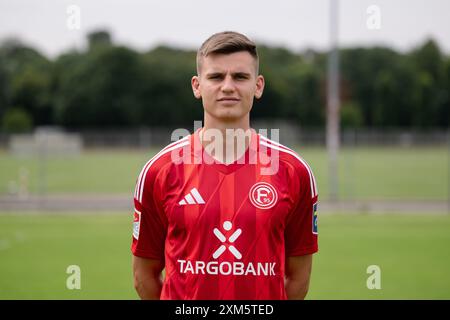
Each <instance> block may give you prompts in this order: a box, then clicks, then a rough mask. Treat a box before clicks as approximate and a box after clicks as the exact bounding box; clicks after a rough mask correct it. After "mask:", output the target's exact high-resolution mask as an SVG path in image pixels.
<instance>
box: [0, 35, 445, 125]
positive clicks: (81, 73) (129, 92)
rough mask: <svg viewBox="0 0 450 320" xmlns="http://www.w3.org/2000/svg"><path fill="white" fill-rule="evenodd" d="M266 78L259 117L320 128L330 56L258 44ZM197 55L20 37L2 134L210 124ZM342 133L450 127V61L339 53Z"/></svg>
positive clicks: (3, 91) (1, 89) (7, 78)
mask: <svg viewBox="0 0 450 320" xmlns="http://www.w3.org/2000/svg"><path fill="white" fill-rule="evenodd" d="M258 52H259V55H260V72H261V74H263V75H264V77H265V79H266V88H265V91H264V94H263V97H262V99H260V100H257V101H255V104H254V106H253V109H252V119H285V120H287V121H292V122H294V123H296V124H298V125H299V126H303V127H311V126H314V127H322V126H324V125H325V122H326V121H325V120H326V119H325V117H326V67H327V52H319V51H314V50H307V51H304V52H301V53H296V52H292V51H290V50H287V49H285V48H279V47H268V46H265V45H263V44H259V45H258ZM195 56H196V52H194V51H189V50H181V49H175V48H171V47H168V46H159V47H156V48H153V49H152V50H149V51H147V52H138V51H135V50H133V49H131V48H128V47H125V46H122V45H116V44H114V43H113V41H112V40H111V36H110V34H109V33H108V32H107V31H101V30H100V31H96V32H92V33H90V34H89V35H88V47H87V49H85V50H70V51H67V52H64V53H62V54H60V55H59V56H57V57H56V58H54V59H49V58H47V57H45V56H44V55H43V54H41V53H40V52H39V51H38V50H36V49H34V48H32V47H30V46H27V45H24V44H22V43H21V42H20V41H18V40H8V41H4V42H3V43H2V44H1V45H0V123H1V130H2V131H4V132H20V131H28V130H31V129H32V128H34V127H35V126H41V125H58V126H63V127H65V128H69V129H84V128H97V129H102V128H136V127H145V126H173V125H184V126H191V125H192V121H193V120H201V119H202V114H203V110H202V106H201V101H199V100H196V99H195V98H194V97H193V94H192V90H191V87H190V79H191V77H192V75H194V74H195V73H196V67H195ZM340 67H341V71H340V80H339V81H340V96H341V112H340V113H341V124H342V126H343V127H344V128H358V127H365V128H381V129H382V128H388V127H389V128H392V127H397V128H398V127H400V128H414V129H427V128H436V127H438V128H448V126H449V120H450V114H449V112H450V95H449V88H450V57H449V56H447V55H445V54H444V53H443V52H442V51H441V50H440V48H439V46H438V44H437V43H436V42H435V41H433V40H432V39H429V40H427V41H425V42H424V43H422V44H420V45H418V46H417V47H416V48H415V49H412V50H411V51H409V52H406V53H401V52H397V51H395V50H393V49H390V48H386V47H372V48H343V49H340Z"/></svg>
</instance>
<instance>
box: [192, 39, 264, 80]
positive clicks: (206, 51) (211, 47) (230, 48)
mask: <svg viewBox="0 0 450 320" xmlns="http://www.w3.org/2000/svg"><path fill="white" fill-rule="evenodd" d="M240 51H247V52H248V53H250V54H251V55H252V57H253V58H255V61H256V73H258V69H259V68H258V67H259V58H258V52H257V51H256V45H255V43H254V42H253V41H251V40H250V39H249V38H247V37H246V36H244V35H243V34H241V33H238V32H234V31H224V32H219V33H215V34H213V35H212V36H210V37H209V38H208V39H206V41H205V42H203V44H202V45H201V47H200V48H199V49H198V51H197V73H198V74H199V73H200V67H201V64H202V59H203V58H204V57H207V56H208V55H210V54H230V53H235V52H240Z"/></svg>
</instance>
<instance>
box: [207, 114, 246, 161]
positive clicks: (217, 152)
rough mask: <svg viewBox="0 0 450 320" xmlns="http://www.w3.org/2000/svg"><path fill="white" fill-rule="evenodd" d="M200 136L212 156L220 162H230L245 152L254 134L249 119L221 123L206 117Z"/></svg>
mask: <svg viewBox="0 0 450 320" xmlns="http://www.w3.org/2000/svg"><path fill="white" fill-rule="evenodd" d="M199 136H200V141H201V143H202V145H203V148H204V149H205V151H206V152H208V154H209V155H210V156H212V157H213V158H214V159H216V160H217V161H219V162H220V163H224V164H230V163H233V162H234V161H236V160H237V159H239V158H241V157H242V156H243V155H244V154H245V152H246V151H247V148H248V146H249V145H250V140H251V136H252V135H251V129H250V123H249V121H248V119H247V120H246V121H241V122H220V123H217V122H215V121H207V119H205V125H204V127H203V128H202V129H201V130H200V135H199Z"/></svg>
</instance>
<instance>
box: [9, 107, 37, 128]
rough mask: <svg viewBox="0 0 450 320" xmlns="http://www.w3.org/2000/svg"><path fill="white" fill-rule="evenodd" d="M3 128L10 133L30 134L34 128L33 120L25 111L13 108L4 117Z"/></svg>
mask: <svg viewBox="0 0 450 320" xmlns="http://www.w3.org/2000/svg"><path fill="white" fill-rule="evenodd" d="M2 128H3V130H4V131H5V132H8V133H23V132H29V131H31V129H32V128H33V120H32V119H31V116H30V115H29V114H28V113H27V112H26V111H24V110H23V109H20V108H11V109H8V111H6V113H5V115H4V116H3V119H2Z"/></svg>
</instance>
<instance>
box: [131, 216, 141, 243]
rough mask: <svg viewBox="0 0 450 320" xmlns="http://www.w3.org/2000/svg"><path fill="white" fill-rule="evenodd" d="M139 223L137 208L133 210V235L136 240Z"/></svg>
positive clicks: (139, 217)
mask: <svg viewBox="0 0 450 320" xmlns="http://www.w3.org/2000/svg"><path fill="white" fill-rule="evenodd" d="M140 225H141V213H140V212H139V211H138V210H134V219H133V237H134V238H135V239H136V240H138V239H139V227H140Z"/></svg>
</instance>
